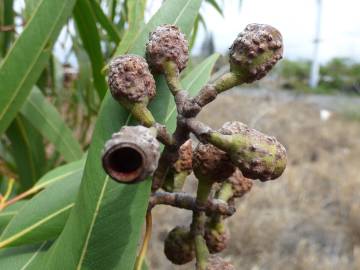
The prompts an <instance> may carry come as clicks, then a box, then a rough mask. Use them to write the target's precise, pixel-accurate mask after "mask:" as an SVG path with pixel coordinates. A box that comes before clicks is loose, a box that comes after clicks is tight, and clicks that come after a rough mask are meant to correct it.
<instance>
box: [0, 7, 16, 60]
mask: <svg viewBox="0 0 360 270" xmlns="http://www.w3.org/2000/svg"><path fill="white" fill-rule="evenodd" d="M13 4H14V0H4V1H3V3H1V4H0V5H3V9H1V8H0V11H3V18H4V19H3V20H2V21H0V23H1V24H2V25H13V24H14V11H13ZM0 17H1V16H0ZM0 36H1V38H0V41H1V44H0V47H1V53H2V55H3V56H4V55H5V54H6V52H7V50H8V49H9V48H10V44H11V41H12V38H13V36H14V33H13V31H6V32H3V33H0ZM0 55H1V54H0Z"/></svg>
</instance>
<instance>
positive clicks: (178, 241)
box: [164, 227, 195, 265]
mask: <svg viewBox="0 0 360 270" xmlns="http://www.w3.org/2000/svg"><path fill="white" fill-rule="evenodd" d="M164 253H165V255H166V257H167V258H168V260H169V261H171V262H172V263H173V264H177V265H183V264H186V263H189V262H191V261H192V260H193V259H194V258H195V248H194V244H193V239H192V237H191V234H190V232H189V230H188V229H187V228H184V227H175V228H174V229H172V230H171V231H170V232H169V233H168V235H167V236H166V239H165V243H164Z"/></svg>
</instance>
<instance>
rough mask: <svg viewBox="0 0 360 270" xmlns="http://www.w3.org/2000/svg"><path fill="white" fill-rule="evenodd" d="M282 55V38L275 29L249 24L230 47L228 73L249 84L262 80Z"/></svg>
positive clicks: (263, 25)
mask: <svg viewBox="0 0 360 270" xmlns="http://www.w3.org/2000/svg"><path fill="white" fill-rule="evenodd" d="M282 55H283V41H282V36H281V33H280V32H279V31H278V30H277V29H276V28H274V27H272V26H270V25H266V24H249V25H248V26H246V28H245V30H244V31H243V32H241V33H240V34H239V35H238V37H237V38H236V39H235V41H234V42H233V44H232V45H231V47H230V71H231V72H233V73H235V74H237V75H238V76H240V77H241V78H242V81H244V82H246V83H251V82H253V81H256V80H260V79H261V78H263V77H264V76H265V75H266V74H267V73H268V72H269V71H270V70H271V69H272V68H273V67H274V66H275V64H276V63H277V61H279V60H280V59H281V58H282Z"/></svg>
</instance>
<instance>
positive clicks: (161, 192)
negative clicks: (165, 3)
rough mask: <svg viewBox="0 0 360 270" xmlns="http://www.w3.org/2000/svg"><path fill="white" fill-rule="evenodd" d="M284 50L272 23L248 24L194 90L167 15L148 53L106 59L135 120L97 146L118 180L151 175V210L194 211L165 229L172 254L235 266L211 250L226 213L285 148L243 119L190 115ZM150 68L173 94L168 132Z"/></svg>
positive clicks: (218, 247) (206, 269)
mask: <svg viewBox="0 0 360 270" xmlns="http://www.w3.org/2000/svg"><path fill="white" fill-rule="evenodd" d="M282 54H283V43H282V36H281V34H280V32H279V31H278V30H277V29H275V28H274V27H272V26H269V25H264V24H250V25H248V26H247V27H246V28H245V29H244V31H243V32H241V33H240V34H239V35H238V37H237V38H236V39H235V41H234V42H233V44H232V46H231V47H230V52H229V59H230V60H229V62H230V71H229V72H228V73H226V74H224V75H223V76H221V77H220V78H219V79H217V80H216V81H215V82H213V83H208V84H206V85H205V86H203V88H202V89H201V91H200V92H199V93H198V94H197V95H196V96H194V97H190V96H189V95H188V91H187V90H186V89H183V88H182V86H181V82H180V73H181V71H182V70H183V69H184V68H185V67H186V65H187V62H188V59H189V48H188V41H187V40H186V38H185V35H184V34H183V33H181V31H180V30H179V28H178V27H177V26H175V25H162V26H158V27H157V28H156V29H155V30H154V31H153V32H152V33H150V37H149V42H148V43H147V46H146V59H145V58H143V57H141V56H137V55H122V56H119V57H116V58H114V59H113V60H112V61H111V62H110V64H109V73H108V83H109V87H110V90H111V94H112V96H113V97H114V99H116V100H117V101H118V102H119V103H120V104H121V105H122V106H124V107H125V108H127V109H128V110H129V111H130V112H131V114H132V115H133V117H134V118H135V119H136V120H137V121H138V122H139V123H140V124H139V125H137V126H124V127H122V128H121V130H120V131H119V132H117V133H114V134H113V135H112V138H111V139H110V140H108V141H107V142H106V144H105V147H104V151H103V156H102V163H103V167H104V170H105V171H106V173H107V174H108V175H109V176H110V177H111V178H112V179H114V180H115V181H118V182H121V183H127V184H130V183H136V182H139V181H143V180H145V179H151V181H152V194H151V197H150V201H149V208H148V211H149V212H150V211H151V209H152V208H153V207H154V206H155V205H158V204H165V205H170V206H173V207H178V208H183V209H188V210H190V211H192V212H193V218H192V222H191V224H190V226H188V227H176V228H174V229H173V230H171V231H170V232H169V233H168V235H167V237H166V240H165V243H164V252H165V255H166V257H167V258H168V259H169V260H170V261H171V262H172V263H174V264H177V265H182V264H186V263H189V262H191V261H192V260H194V259H196V269H199V270H214V269H225V270H226V269H235V268H234V267H233V266H232V265H231V264H230V263H229V262H227V261H225V260H224V259H222V258H221V257H219V256H217V255H214V254H216V253H219V252H221V251H223V250H224V249H225V248H226V246H227V243H228V241H229V239H230V236H229V232H228V229H227V228H226V226H225V223H224V221H225V219H226V218H228V217H230V216H231V215H233V214H234V212H235V207H236V204H235V203H234V201H235V199H236V198H240V197H242V196H243V195H244V194H245V193H247V192H248V191H250V189H251V187H252V180H260V181H268V180H273V179H276V178H278V177H279V176H280V175H281V174H282V173H283V171H284V169H285V167H286V160H287V158H286V150H285V148H284V147H283V146H282V145H281V144H280V143H279V142H278V141H277V140H276V139H275V138H274V137H271V136H268V135H265V134H263V133H261V132H259V131H257V130H255V129H252V128H249V127H248V126H247V125H245V124H243V123H241V122H238V121H232V122H227V123H225V124H224V125H223V126H222V127H221V128H220V129H218V130H214V129H212V128H210V127H209V126H207V125H206V124H204V123H202V122H200V121H199V120H197V119H196V116H197V115H198V114H199V112H200V111H201V109H202V108H203V107H205V106H206V105H207V104H209V103H210V102H211V101H213V100H214V99H215V98H216V96H217V95H218V94H219V93H222V92H224V91H226V90H228V89H231V88H233V87H234V86H238V85H241V84H244V83H251V82H254V81H256V80H259V79H261V78H263V77H264V76H265V75H266V74H267V73H268V72H269V71H270V70H271V69H272V68H273V67H274V65H275V64H276V63H277V62H278V60H280V59H281V58H282ZM153 74H163V75H164V76H165V79H166V82H167V84H168V88H169V90H170V91H171V93H172V95H173V96H174V100H175V103H176V108H177V113H178V115H177V125H176V130H175V132H174V133H173V134H170V133H169V131H168V130H167V129H166V126H164V125H162V124H160V123H157V122H156V120H155V119H154V117H153V115H152V113H151V111H150V110H149V109H148V104H149V102H150V101H151V100H152V99H153V98H154V96H155V95H156V84H155V80H154V77H153ZM159 106H160V105H159ZM190 134H193V135H194V136H195V137H196V138H197V140H196V142H195V140H191V139H190ZM161 144H163V145H164V149H163V151H162V152H161V151H160V149H161V147H160V146H161ZM191 173H193V174H194V175H195V178H197V180H198V187H197V192H196V196H193V195H192V194H187V193H184V192H182V188H183V186H184V183H185V181H186V179H187V178H188V176H189V175H190V174H191Z"/></svg>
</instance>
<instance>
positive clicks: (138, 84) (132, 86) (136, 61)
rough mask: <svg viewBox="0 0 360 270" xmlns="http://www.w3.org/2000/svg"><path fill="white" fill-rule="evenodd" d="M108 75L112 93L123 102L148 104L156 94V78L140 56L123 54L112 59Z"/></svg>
mask: <svg viewBox="0 0 360 270" xmlns="http://www.w3.org/2000/svg"><path fill="white" fill-rule="evenodd" d="M108 76H109V77H108V83H109V87H110V91H111V94H112V96H113V97H114V99H116V100H117V101H119V102H120V103H122V104H124V103H126V104H125V105H127V104H129V103H130V104H133V103H145V104H146V105H147V103H148V102H149V100H151V99H152V98H153V97H154V96H155V94H156V86H155V80H154V78H153V76H152V74H151V73H150V71H149V67H148V64H147V63H146V61H145V59H144V58H142V57H140V56H137V55H122V56H118V57H116V58H114V59H112V60H111V62H110V64H109V74H108Z"/></svg>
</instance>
